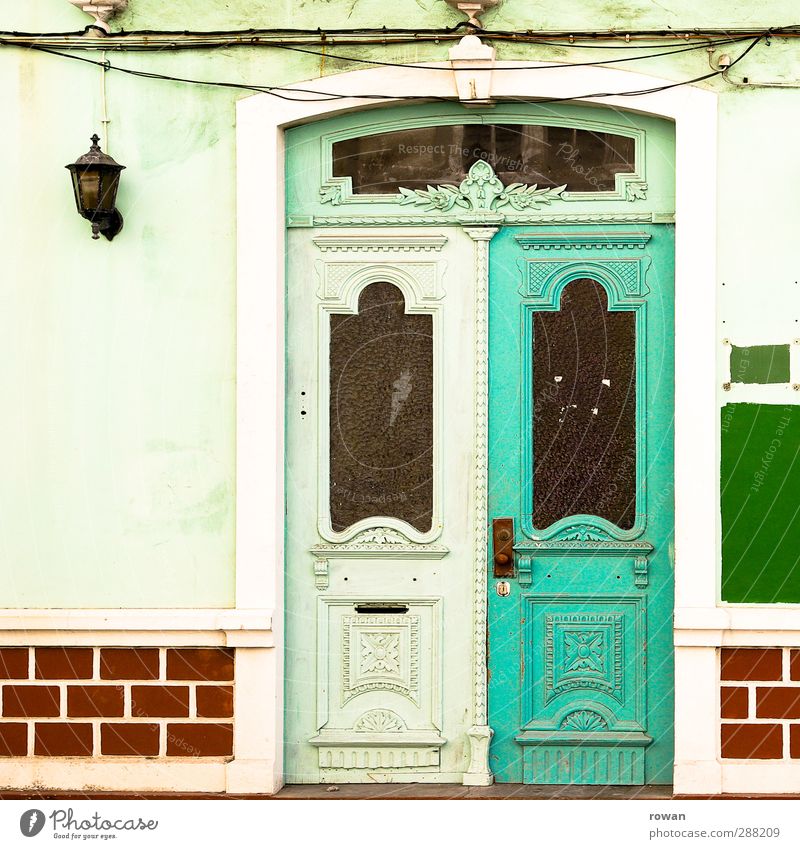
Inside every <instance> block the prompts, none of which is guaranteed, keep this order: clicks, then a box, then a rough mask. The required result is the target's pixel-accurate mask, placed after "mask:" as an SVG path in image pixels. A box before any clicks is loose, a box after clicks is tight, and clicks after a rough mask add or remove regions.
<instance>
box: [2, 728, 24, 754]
mask: <svg viewBox="0 0 800 849" xmlns="http://www.w3.org/2000/svg"><path fill="white" fill-rule="evenodd" d="M27 754H28V726H27V725H26V724H25V723H24V722H0V757H1V758H24V757H25V756H26V755H27Z"/></svg>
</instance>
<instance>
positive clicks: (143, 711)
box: [131, 684, 189, 716]
mask: <svg viewBox="0 0 800 849" xmlns="http://www.w3.org/2000/svg"><path fill="white" fill-rule="evenodd" d="M131 713H132V714H133V716H189V688H188V687H169V686H163V685H159V684H143V685H142V686H136V685H134V686H133V687H131Z"/></svg>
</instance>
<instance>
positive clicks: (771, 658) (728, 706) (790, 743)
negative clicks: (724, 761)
mask: <svg viewBox="0 0 800 849" xmlns="http://www.w3.org/2000/svg"><path fill="white" fill-rule="evenodd" d="M720 682H721V683H720V717H721V722H722V724H721V754H722V757H723V758H736V759H748V760H782V759H784V758H788V759H792V758H800V649H789V648H776V649H773V648H755V649H753V648H725V649H721V650H720Z"/></svg>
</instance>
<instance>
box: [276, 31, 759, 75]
mask: <svg viewBox="0 0 800 849" xmlns="http://www.w3.org/2000/svg"><path fill="white" fill-rule="evenodd" d="M747 40H748V38H747V37H744V36H742V37H739V38H729V39H721V40H718V41H710V42H708V43H705V44H692V45H690V46H689V47H678V48H674V49H672V50H664V51H661V52H660V53H648V54H645V55H644V56H625V57H623V58H621V59H599V60H597V61H596V62H559V63H557V64H549V65H502V66H498V67H486V68H471V69H470V70H471V71H492V72H494V71H548V70H552V69H553V68H584V67H587V66H594V65H616V64H619V63H621V62H638V61H640V60H642V59H656V58H659V57H661V56H672V55H674V54H676V53H688V52H690V51H692V50H707V49H709V47H720V46H723V45H728V44H739V43H741V42H742V41H747ZM270 46H273V47H275V48H276V49H280V50H289V51H291V52H294V53H305V54H307V55H310V56H320V57H324V58H325V59H338V60H342V61H344V62H353V63H356V64H360V65H378V66H380V67H384V68H418V69H419V70H422V71H430V70H432V69H431V68H430V67H427V66H425V65H419V64H409V63H404V62H381V61H380V60H378V59H362V58H361V57H359V56H341V55H338V54H336V53H331V52H329V51H327V50H326V51H325V52H322V51H320V50H309V49H307V48H302V47H295V46H293V45H287V44H280V45H278V44H276V45H270ZM548 46H549V45H548ZM433 70H436V69H435V68H434V69H433ZM439 70H442V71H450V70H452V69H451V68H449V67H447V68H440V69H439Z"/></svg>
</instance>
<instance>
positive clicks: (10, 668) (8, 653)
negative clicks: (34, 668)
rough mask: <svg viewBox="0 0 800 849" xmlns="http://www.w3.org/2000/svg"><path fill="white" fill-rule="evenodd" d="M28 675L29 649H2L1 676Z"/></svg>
mask: <svg viewBox="0 0 800 849" xmlns="http://www.w3.org/2000/svg"><path fill="white" fill-rule="evenodd" d="M27 677H28V650H27V649H0V678H18V679H19V678H22V679H25V678H27Z"/></svg>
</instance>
